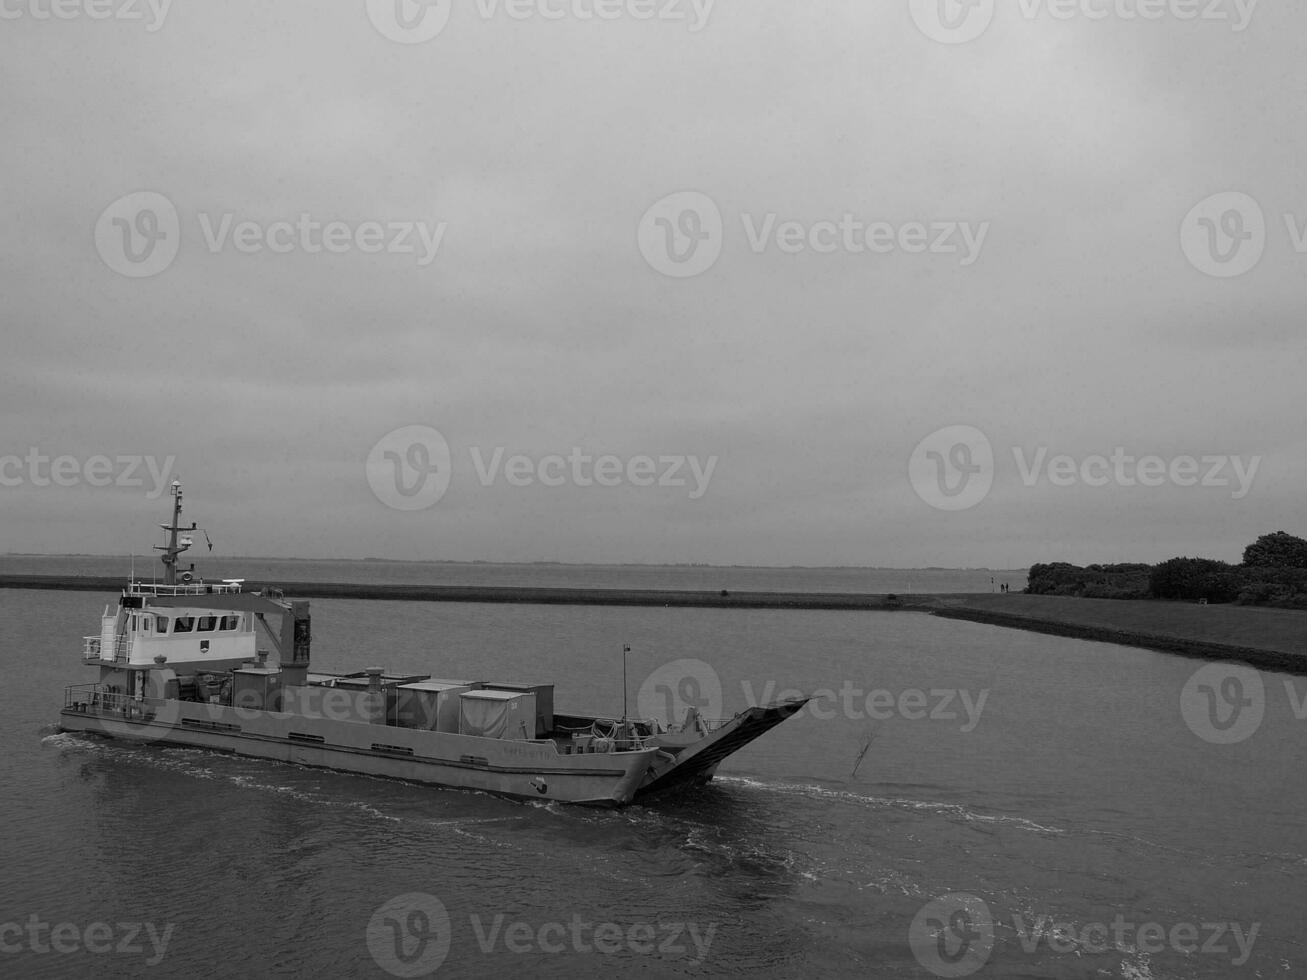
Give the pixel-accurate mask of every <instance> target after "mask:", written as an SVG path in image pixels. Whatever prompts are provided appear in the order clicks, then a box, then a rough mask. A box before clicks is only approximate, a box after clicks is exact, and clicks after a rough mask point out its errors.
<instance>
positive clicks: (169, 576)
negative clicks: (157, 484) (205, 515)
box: [154, 480, 198, 585]
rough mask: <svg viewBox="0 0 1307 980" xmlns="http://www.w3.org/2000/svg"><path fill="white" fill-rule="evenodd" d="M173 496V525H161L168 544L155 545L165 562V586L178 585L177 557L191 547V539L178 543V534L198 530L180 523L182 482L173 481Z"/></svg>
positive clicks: (161, 559)
mask: <svg viewBox="0 0 1307 980" xmlns="http://www.w3.org/2000/svg"><path fill="white" fill-rule="evenodd" d="M168 492H169V493H170V494H172V498H173V500H172V523H171V524H160V525H159V527H161V528H163V529H164V530H165V531H167V532H168V543H167V544H166V545H155V546H154V550H155V551H162V552H163V554H162V555H160V556H159V560H160V561H161V562H163V581H164V584H165V585H176V584H177V556H178V555H180V554H181V553H182V552H183V551H185V550H186V549H188V548H189V547H190V546H191V539H190V538H189V537H187V538H182V539H181V543H180V544H178V543H177V534H178V532H180V531H186V530H189V531H195V530H198V528H197V527H196V525H195V524H194V523H192V524H191V526H190V527H189V528H183V527H182V526H181V524H180V523H179V522H180V521H181V516H182V485H181V481H179V480H173V481H172V486H171V487H169V488H168Z"/></svg>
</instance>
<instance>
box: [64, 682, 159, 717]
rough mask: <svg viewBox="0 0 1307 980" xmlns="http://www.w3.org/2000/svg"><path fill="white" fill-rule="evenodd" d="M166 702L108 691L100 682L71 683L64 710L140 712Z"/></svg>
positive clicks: (65, 691)
mask: <svg viewBox="0 0 1307 980" xmlns="http://www.w3.org/2000/svg"><path fill="white" fill-rule="evenodd" d="M165 703H166V702H165V701H163V700H161V699H159V698H138V697H135V696H134V695H131V694H118V693H116V692H110V691H106V690H105V689H104V688H103V687H101V686H100V685H99V684H70V685H69V686H68V687H66V688H64V710H66V711H81V712H86V713H88V714H99V715H127V714H131V713H136V714H138V715H139V714H140V713H141V712H144V711H146V710H148V711H150V712H151V713H153V711H154V709H156V708H158V707H160V706H161V705H163V704H165Z"/></svg>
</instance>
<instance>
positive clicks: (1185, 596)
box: [1148, 558, 1247, 602]
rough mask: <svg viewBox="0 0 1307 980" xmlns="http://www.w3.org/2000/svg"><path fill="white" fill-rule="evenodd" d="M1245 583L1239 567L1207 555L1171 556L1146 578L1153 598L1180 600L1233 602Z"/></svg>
mask: <svg viewBox="0 0 1307 980" xmlns="http://www.w3.org/2000/svg"><path fill="white" fill-rule="evenodd" d="M1246 584H1247V583H1246V581H1245V579H1244V576H1243V575H1242V574H1241V570H1240V569H1237V568H1235V567H1234V566H1233V565H1228V564H1226V563H1225V562H1223V561H1215V560H1214V559H1211V558H1172V559H1171V560H1170V561H1164V562H1162V563H1161V564H1160V565H1157V566H1156V567H1155V568H1154V569H1153V571H1152V574H1151V575H1149V577H1148V591H1149V594H1150V595H1152V596H1153V598H1155V599H1178V600H1180V601H1182V602H1197V601H1198V600H1199V599H1206V600H1207V601H1208V602H1233V601H1234V600H1235V599H1236V598H1238V596H1239V595H1240V593H1241V592H1242V591H1243V590H1244V588H1245V586H1246Z"/></svg>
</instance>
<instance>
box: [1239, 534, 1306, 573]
mask: <svg viewBox="0 0 1307 980" xmlns="http://www.w3.org/2000/svg"><path fill="white" fill-rule="evenodd" d="M1243 563H1244V564H1245V565H1247V566H1250V567H1254V568H1302V569H1307V541H1304V540H1303V539H1302V538H1296V537H1294V536H1293V535H1292V534H1286V533H1285V532H1284V531H1276V532H1275V533H1274V534H1263V535H1262V536H1261V537H1260V538H1258V539H1257V540H1256V541H1254V542H1253V543H1252V544H1250V545H1249V546H1248V547H1247V548H1245V549H1244V550H1243Z"/></svg>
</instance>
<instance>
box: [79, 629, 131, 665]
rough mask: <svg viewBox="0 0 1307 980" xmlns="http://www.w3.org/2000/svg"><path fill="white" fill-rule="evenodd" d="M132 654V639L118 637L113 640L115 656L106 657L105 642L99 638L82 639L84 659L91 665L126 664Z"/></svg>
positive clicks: (122, 636)
mask: <svg viewBox="0 0 1307 980" xmlns="http://www.w3.org/2000/svg"><path fill="white" fill-rule="evenodd" d="M130 653H131V637H129V636H126V635H118V636H115V637H114V638H113V655H112V656H111V657H106V656H105V655H104V640H103V639H102V638H101V637H99V636H86V637H83V638H82V659H83V660H85V661H88V662H91V663H96V662H101V663H110V662H111V663H116V664H125V663H127V661H128V659H130V658H129V654H130Z"/></svg>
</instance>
